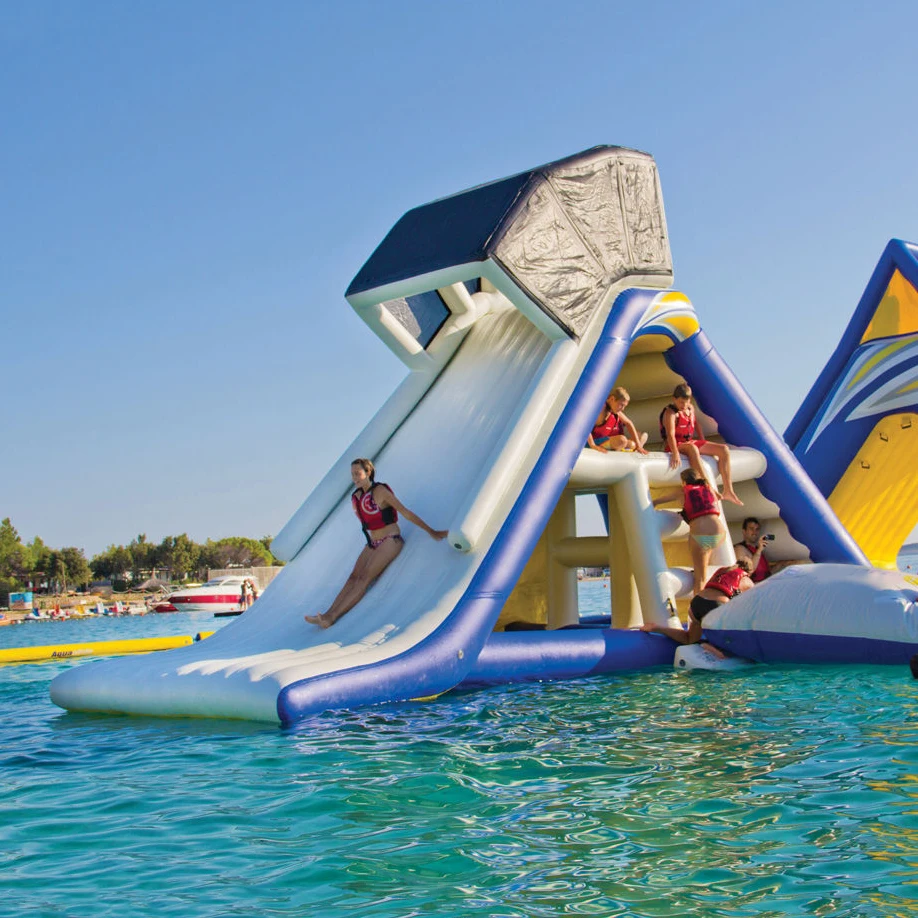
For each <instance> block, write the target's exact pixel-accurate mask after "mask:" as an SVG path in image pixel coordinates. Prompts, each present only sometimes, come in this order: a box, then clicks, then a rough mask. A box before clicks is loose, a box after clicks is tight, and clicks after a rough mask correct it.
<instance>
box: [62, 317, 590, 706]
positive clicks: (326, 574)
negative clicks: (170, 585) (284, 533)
mask: <svg viewBox="0 0 918 918" xmlns="http://www.w3.org/2000/svg"><path fill="white" fill-rule="evenodd" d="M588 351H589V348H588V347H587V348H578V347H577V346H576V345H574V344H573V343H572V342H564V343H562V344H560V345H557V344H556V345H554V346H552V343H551V342H550V341H549V340H548V339H547V338H546V337H545V336H544V335H542V334H541V333H540V332H539V331H538V330H537V329H536V328H535V327H534V326H533V325H532V324H531V323H530V322H528V321H527V320H526V319H525V318H524V317H523V316H521V315H520V314H519V313H518V312H517V311H516V310H513V309H506V310H502V311H496V312H494V313H492V314H490V315H488V316H486V317H484V318H482V319H481V320H479V321H478V322H477V323H476V324H475V326H474V328H472V329H471V330H470V331H469V334H468V336H467V337H466V339H465V341H464V342H463V344H462V346H461V347H460V349H459V351H458V353H457V354H456V355H455V356H454V357H453V359H452V360H451V361H450V363H449V364H448V365H447V366H446V367H445V368H444V369H443V371H442V372H441V373H440V375H439V377H438V378H437V380H436V381H435V383H434V384H433V386H432V387H431V389H430V391H429V392H428V393H427V394H426V396H425V397H424V398H423V399H422V400H421V401H420V403H419V404H418V405H417V406H416V407H415V408H414V410H413V411H412V412H411V413H410V414H409V415H408V416H407V418H405V419H404V420H403V421H402V422H401V423H400V424H399V426H398V427H397V429H395V430H394V431H393V433H392V435H391V437H390V438H389V440H388V442H387V444H386V445H385V447H384V448H383V449H382V451H381V452H380V453H379V454H378V455H376V456H374V457H373V459H374V462H375V463H376V466H377V469H378V478H379V480H380V481H383V482H386V483H388V484H389V485H390V486H391V487H392V489H393V491H394V492H395V494H396V495H397V496H398V498H399V499H400V500H401V501H402V502H403V503H404V504H405V506H407V507H409V508H410V509H411V510H413V511H414V512H415V513H417V514H418V515H419V516H421V517H422V518H423V519H424V520H425V521H426V522H427V523H429V524H430V525H431V526H432V527H434V528H437V529H439V528H450V527H451V526H452V524H453V523H454V521H455V520H457V518H461V516H462V514H463V512H464V511H465V510H466V509H467V507H468V504H469V500H470V496H472V497H474V495H475V494H476V492H477V491H478V490H480V489H481V488H482V485H483V482H484V481H485V480H486V478H487V474H488V472H489V470H492V471H493V468H494V466H495V456H500V455H501V453H510V454H514V453H517V452H519V451H520V447H521V445H522V447H523V450H522V453H523V457H522V458H523V461H521V462H519V463H518V464H516V466H515V468H516V471H515V473H514V474H513V475H512V476H511V478H510V479H509V487H508V488H507V489H506V491H507V493H506V494H505V495H504V496H503V497H501V498H500V500H501V501H502V505H503V506H506V505H508V504H509V502H512V501H513V500H515V498H516V497H517V496H518V494H519V491H520V489H521V488H522V486H523V483H524V482H525V480H526V475H527V474H528V472H529V470H530V469H531V467H532V465H533V463H534V461H535V458H536V457H537V456H538V453H539V451H540V449H541V448H542V445H543V444H544V441H545V438H546V437H547V431H549V430H550V425H551V423H552V422H553V418H556V417H557V416H558V413H559V412H560V411H561V410H562V409H563V406H564V403H565V401H566V399H567V397H568V395H569V393H570V391H571V389H572V388H573V385H574V384H575V382H576V379H577V375H578V373H579V372H580V370H581V369H582V364H583V362H584V360H585V359H586V356H587V354H588ZM508 353H512V354H513V360H498V359H494V355H495V354H508ZM547 395H548V396H550V399H551V406H550V410H548V411H546V410H545V409H546V408H549V406H548V405H547V404H546V403H545V402H546V397H547ZM352 458H354V457H352ZM349 485H350V482H348V481H346V480H345V481H342V482H341V500H340V501H339V502H338V504H337V505H336V507H335V509H333V510H332V512H331V513H330V514H329V516H328V517H327V518H326V519H325V520H324V522H323V523H322V525H321V526H320V527H319V529H318V530H317V531H316V532H315V533H314V534H313V535H312V537H311V538H310V539H309V541H308V542H307V544H306V545H305V546H304V547H303V549H302V550H301V551H300V552H299V554H297V555H296V557H295V558H294V559H293V560H292V561H291V562H290V563H289V564H288V565H287V567H286V568H285V569H284V570H283V571H282V572H281V574H280V575H279V576H277V577H276V578H275V580H274V581H273V582H272V583H271V584H270V586H269V587H268V588H267V589H266V590H265V592H264V594H263V595H262V597H261V598H260V599H259V600H258V602H257V603H256V604H255V605H254V606H253V607H252V609H251V610H250V611H248V612H247V613H246V614H245V615H243V616H240V617H239V618H237V619H235V620H233V621H232V622H231V623H230V624H229V625H227V626H226V627H224V628H223V629H222V630H220V631H219V632H217V633H216V634H214V635H213V636H212V637H210V638H208V639H206V640H205V641H201V642H199V643H197V644H195V645H193V646H190V647H186V648H181V649H179V650H177V651H171V652H165V653H158V654H154V655H150V656H146V657H140V658H138V657H129V658H120V659H113V660H107V661H101V662H97V663H92V664H88V665H84V666H80V667H76V668H74V669H72V670H69V671H67V672H65V673H63V674H61V676H59V677H58V678H57V679H56V680H55V681H54V683H53V684H52V689H51V694H52V699H53V700H54V701H55V702H56V703H57V704H59V705H61V706H62V707H66V708H68V709H71V710H95V711H118V712H125V713H132V714H154V715H173V716H205V717H230V718H243V719H251V720H261V721H277V720H278V714H277V710H276V700H277V696H278V693H279V692H280V691H281V689H283V688H284V687H285V686H288V685H290V684H291V683H294V682H297V681H299V680H303V679H307V678H310V677H315V676H321V675H323V674H326V673H330V672H336V671H341V670H346V669H350V668H353V667H358V666H363V665H365V664H372V663H375V662H378V661H380V660H382V659H384V658H388V657H392V656H394V655H397V654H399V653H401V652H403V651H404V650H406V649H408V648H410V647H411V646H412V645H415V644H417V643H418V642H419V641H421V640H423V639H424V638H425V637H426V636H427V635H429V634H431V633H432V632H433V631H434V629H436V628H437V626H438V625H440V624H441V623H442V622H443V621H444V620H445V619H446V617H447V616H448V615H449V613H450V611H451V610H452V609H453V607H454V606H455V604H456V602H457V600H458V599H459V597H461V595H462V594H463V591H464V590H465V588H466V587H467V585H468V583H469V581H470V580H471V578H472V576H473V574H474V572H475V570H476V568H477V567H478V565H479V564H480V563H481V559H482V557H483V556H484V554H485V552H486V550H487V546H488V544H489V542H490V541H491V540H493V537H494V535H495V533H496V531H497V527H498V526H499V524H500V521H501V518H502V516H503V514H502V513H496V514H495V519H494V524H493V525H490V526H488V527H486V528H485V530H484V532H483V534H482V537H481V539H480V540H479V542H478V543H477V544H476V545H475V546H474V548H473V550H471V551H468V552H460V551H457V550H455V549H454V548H452V547H451V546H450V545H449V543H448V542H446V541H444V542H435V541H434V540H433V539H431V538H430V537H429V536H428V535H427V534H426V533H424V532H422V531H421V530H419V529H417V528H416V527H414V526H412V525H411V524H410V523H408V522H404V523H403V525H402V533H403V535H404V537H405V547H404V549H403V551H402V552H401V554H400V555H399V557H398V558H397V559H396V560H395V562H393V564H392V565H391V567H390V568H389V569H388V570H387V571H385V572H384V574H383V576H382V577H381V578H380V580H379V581H378V582H377V583H376V584H375V585H374V586H373V587H372V588H371V590H370V591H369V592H368V594H367V595H366V597H364V599H363V600H362V601H361V602H360V603H359V604H358V605H357V606H356V607H355V608H354V609H353V610H352V611H351V612H350V613H349V614H347V615H346V616H345V617H344V618H342V619H341V620H340V621H339V622H338V623H336V625H335V626H334V627H333V628H331V629H330V630H328V631H322V630H320V629H319V628H318V627H316V626H314V625H309V624H307V623H305V622H304V621H303V616H304V614H307V613H317V612H321V611H323V610H324V609H326V608H327V607H328V606H329V605H330V603H331V602H332V600H333V599H334V597H335V595H336V594H337V592H338V591H339V590H340V588H341V587H342V585H343V584H344V581H345V579H346V578H347V576H348V574H349V573H350V570H351V568H352V566H353V564H354V561H355V560H356V558H357V555H358V554H359V553H360V551H361V549H362V547H363V545H364V544H365V543H364V539H363V535H362V533H361V530H360V527H359V524H358V522H357V520H356V518H355V515H354V513H353V510H352V509H351V505H350V500H349V499H348V495H349V493H350V489H349Z"/></svg>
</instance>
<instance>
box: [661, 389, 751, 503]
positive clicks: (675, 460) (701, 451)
mask: <svg viewBox="0 0 918 918" xmlns="http://www.w3.org/2000/svg"><path fill="white" fill-rule="evenodd" d="M660 434H661V436H662V437H663V449H665V450H666V452H668V453H669V467H670V468H671V469H677V468H679V457H680V455H682V456H685V458H686V459H688V463H689V465H690V466H691V467H692V468H693V469H694V470H695V471H696V472H698V474H699V475H701V476H702V477H703V476H704V467H703V466H702V464H701V457H702V456H713V457H714V458H715V459H716V460H717V467H718V469H719V470H720V477H721V478H722V479H723V482H724V492H723V494H722V495H720V496H721V498H722V499H723V500H729V501H730V502H731V503H734V504H739V505H740V506H742V505H743V502H742V501H741V500H740V499H739V498H738V497H737V496H736V492H735V491H734V490H733V478H732V475H731V471H730V448H729V447H728V446H727V444H726V443H709V442H708V441H707V440H705V438H704V434H703V433H702V431H701V425H700V424H699V423H698V418H697V417H696V416H695V408H694V407H693V405H692V390H691V387H690V386H688V385H686V383H680V384H679V385H678V386H676V388H675V389H674V390H673V400H672V403H671V404H669V405H667V406H666V407H665V408H664V409H663V410H662V411H661V412H660Z"/></svg>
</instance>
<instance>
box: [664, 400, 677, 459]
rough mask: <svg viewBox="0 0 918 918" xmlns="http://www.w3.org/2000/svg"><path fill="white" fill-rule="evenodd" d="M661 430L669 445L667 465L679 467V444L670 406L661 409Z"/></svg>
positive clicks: (673, 414) (674, 413) (674, 415)
mask: <svg viewBox="0 0 918 918" xmlns="http://www.w3.org/2000/svg"><path fill="white" fill-rule="evenodd" d="M663 432H664V433H665V434H666V444H667V445H668V446H669V467H670V468H671V469H677V468H679V462H680V459H681V457H680V456H679V444H678V443H676V412H675V411H673V410H672V408H664V409H663Z"/></svg>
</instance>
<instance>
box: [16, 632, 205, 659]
mask: <svg viewBox="0 0 918 918" xmlns="http://www.w3.org/2000/svg"><path fill="white" fill-rule="evenodd" d="M193 643H194V638H193V637H191V636H190V635H187V634H182V635H179V636H178V637H155V638H135V639H134V640H130V641H96V642H95V643H93V644H50V645H47V646H43V647H11V648H9V649H7V650H0V663H34V662H36V661H38V660H69V659H71V658H73V657H104V656H114V655H116V654H125V653H150V652H151V651H154V650H172V649H173V648H175V647H187V646H188V645H189V644H193Z"/></svg>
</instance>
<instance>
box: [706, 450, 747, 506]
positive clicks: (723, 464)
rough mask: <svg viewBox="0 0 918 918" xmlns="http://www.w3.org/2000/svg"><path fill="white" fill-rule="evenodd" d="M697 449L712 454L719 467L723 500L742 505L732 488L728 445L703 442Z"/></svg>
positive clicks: (707, 454) (708, 454)
mask: <svg viewBox="0 0 918 918" xmlns="http://www.w3.org/2000/svg"><path fill="white" fill-rule="evenodd" d="M698 449H699V450H700V451H701V452H702V453H704V455H706V456H714V457H715V458H716V459H717V466H718V468H719V469H720V477H721V478H722V479H723V482H724V500H729V501H731V502H732V503H734V504H739V505H740V506H741V507H742V506H743V502H742V501H741V500H740V499H739V498H738V497H737V496H736V491H734V490H733V474H732V471H731V468H730V447H729V446H727V444H726V443H705V444H704V445H702V446H700V447H698Z"/></svg>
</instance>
